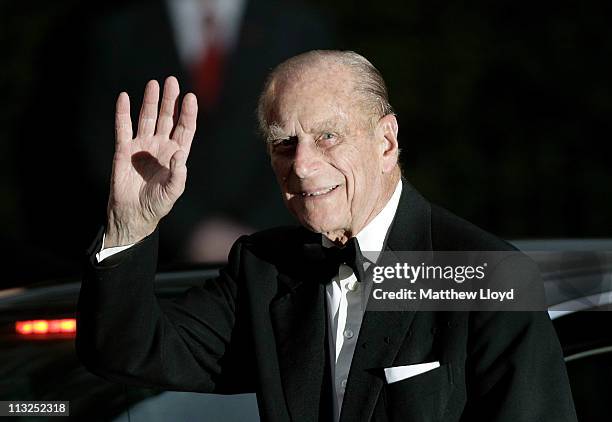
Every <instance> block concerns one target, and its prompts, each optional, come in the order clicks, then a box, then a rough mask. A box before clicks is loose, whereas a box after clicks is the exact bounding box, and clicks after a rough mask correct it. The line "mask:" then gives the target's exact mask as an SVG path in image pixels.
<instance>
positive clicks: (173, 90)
mask: <svg viewBox="0 0 612 422" xmlns="http://www.w3.org/2000/svg"><path fill="white" fill-rule="evenodd" d="M178 95H179V84H178V81H177V80H176V78H175V77H174V76H169V77H168V78H166V82H164V91H163V93H162V100H161V106H160V109H159V119H157V134H158V135H165V136H170V132H171V131H172V127H173V126H174V122H173V116H174V112H175V105H176V99H177V98H178Z"/></svg>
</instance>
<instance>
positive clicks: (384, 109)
mask: <svg viewBox="0 0 612 422" xmlns="http://www.w3.org/2000/svg"><path fill="white" fill-rule="evenodd" d="M317 61H331V62H332V63H335V64H340V65H343V66H345V67H347V68H348V69H350V70H351V71H352V73H353V75H354V86H355V90H356V91H357V93H359V94H362V96H363V100H364V105H366V106H367V108H368V110H369V111H370V112H371V114H372V115H371V116H370V117H371V120H372V122H374V121H375V120H376V121H377V120H378V119H379V118H381V117H383V116H386V115H387V114H394V111H393V107H391V104H390V103H389V94H388V91H387V85H386V84H385V81H384V79H383V77H382V75H381V74H380V72H379V71H378V69H376V67H374V65H373V64H372V63H370V62H369V61H368V59H366V58H365V57H363V56H362V55H360V54H357V53H355V52H354V51H340V50H312V51H308V52H306V53H302V54H299V55H297V56H294V57H291V58H289V59H287V60H285V61H284V62H282V63H281V64H279V65H278V66H276V67H275V68H274V69H273V70H272V71H271V72H270V74H269V75H268V78H267V79H266V82H265V84H264V87H263V90H262V92H261V95H260V96H259V101H258V104H257V120H258V123H259V130H260V132H261V134H262V135H263V136H264V137H265V136H267V134H268V128H269V125H270V123H273V122H269V121H268V119H269V117H270V114H271V112H272V107H273V102H271V101H270V99H271V97H273V95H274V91H275V85H276V80H277V77H278V76H279V75H283V76H287V77H291V76H293V75H299V74H300V73H301V72H302V71H304V69H306V68H308V67H309V65H311V64H312V63H313V62H317Z"/></svg>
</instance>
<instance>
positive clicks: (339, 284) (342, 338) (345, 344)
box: [96, 180, 402, 421]
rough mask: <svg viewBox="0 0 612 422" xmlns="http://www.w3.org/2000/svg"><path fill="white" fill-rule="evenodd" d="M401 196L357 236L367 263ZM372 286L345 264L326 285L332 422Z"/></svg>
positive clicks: (109, 251)
mask: <svg viewBox="0 0 612 422" xmlns="http://www.w3.org/2000/svg"><path fill="white" fill-rule="evenodd" d="M401 193H402V181H401V180H400V181H399V182H398V184H397V186H396V187H395V192H393V195H392V196H391V198H390V199H389V202H387V204H386V205H385V207H384V208H383V209H382V211H381V212H380V213H378V215H377V216H376V217H374V219H373V220H372V221H370V223H369V224H368V225H367V226H365V227H364V228H363V230H361V231H360V232H359V233H357V236H356V237H357V241H358V242H359V248H360V249H361V251H362V252H363V253H364V254H365V255H366V256H367V258H368V259H369V260H370V261H373V262H375V261H376V260H377V259H378V256H379V255H380V253H381V251H382V250H383V247H384V244H385V240H386V238H387V233H388V232H389V228H390V227H391V223H393V218H394V217H395V213H396V211H397V206H398V204H399V200H400V195H401ZM322 243H323V246H324V247H332V246H334V244H333V243H332V242H331V241H330V240H329V239H327V238H326V237H325V236H323V239H322ZM131 246H133V244H132V245H125V246H118V247H113V248H107V249H104V238H103V239H102V249H101V251H100V252H98V253H97V254H96V259H97V261H98V262H102V260H104V259H106V258H108V257H109V256H112V255H114V254H116V253H119V252H121V251H123V250H125V249H128V248H130V247H131ZM370 287H371V286H366V285H363V283H360V282H358V281H357V277H356V276H355V273H354V272H353V270H352V269H351V267H349V266H348V265H340V268H338V274H336V275H335V276H334V277H333V278H332V282H331V283H329V284H328V285H327V286H326V288H325V289H326V298H327V301H326V302H327V315H328V316H329V319H328V327H329V333H330V336H329V338H328V341H329V350H330V354H331V356H330V363H331V365H330V366H331V374H329V375H330V376H331V379H332V391H333V395H334V397H333V401H332V402H333V407H334V420H335V421H338V420H339V419H340V410H341V409H342V401H343V399H344V391H345V389H346V382H347V379H348V374H349V370H350V368H351V362H352V360H353V354H354V352H355V345H356V344H357V337H358V336H359V330H360V328H361V321H362V320H363V314H364V312H365V308H366V305H367V298H368V294H369V292H368V290H369V288H370Z"/></svg>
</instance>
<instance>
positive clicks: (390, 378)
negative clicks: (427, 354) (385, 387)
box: [385, 361, 440, 384]
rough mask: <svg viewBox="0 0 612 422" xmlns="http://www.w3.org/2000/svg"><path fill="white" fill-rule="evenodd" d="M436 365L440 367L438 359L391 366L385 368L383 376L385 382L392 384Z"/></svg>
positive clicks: (434, 367) (429, 369)
mask: <svg viewBox="0 0 612 422" xmlns="http://www.w3.org/2000/svg"><path fill="white" fill-rule="evenodd" d="M438 367H440V362H439V361H435V362H425V363H418V364H416V365H405V366H393V367H391V368H385V378H386V379H387V384H392V383H394V382H398V381H401V380H405V379H406V378H411V377H414V376H415V375H419V374H422V373H424V372H427V371H431V370H432V369H436V368H438Z"/></svg>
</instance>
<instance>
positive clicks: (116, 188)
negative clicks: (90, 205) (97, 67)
mask: <svg viewBox="0 0 612 422" xmlns="http://www.w3.org/2000/svg"><path fill="white" fill-rule="evenodd" d="M178 96H179V85H178V81H177V80H176V78H175V77H173V76H171V77H169V78H167V79H166V81H165V83H164V90H163V94H162V100H161V106H160V107H159V116H158V114H157V106H158V102H159V85H158V83H157V81H149V83H147V86H146V88H145V93H144V97H143V101H142V107H141V109H140V117H139V119H138V133H137V135H136V137H135V138H132V136H133V135H132V120H131V118H130V99H129V97H128V95H127V94H126V93H125V92H122V93H121V94H119V98H118V99H117V108H116V114H115V139H116V143H115V155H114V158H113V171H112V176H111V189H110V195H109V199H108V209H107V213H108V224H107V228H106V237H105V241H104V247H105V248H108V247H113V246H119V245H126V244H130V243H136V242H138V241H139V240H141V239H143V238H144V237H146V236H148V235H149V234H151V233H152V232H153V231H154V230H155V227H156V226H157V224H158V223H159V220H161V219H162V217H164V216H165V215H166V214H168V213H169V212H170V210H171V209H172V206H173V205H174V203H175V202H176V200H177V199H178V198H179V196H181V194H182V193H183V190H184V189H185V181H186V180H187V166H186V163H187V156H188V155H189V150H190V148H191V141H192V140H193V135H194V133H195V129H196V117H197V113H198V104H197V100H196V97H195V95H193V94H187V95H185V98H184V99H183V103H182V105H181V110H180V115H179V118H178V121H177V124H176V126H175V125H174V112H175V108H176V105H177V98H178Z"/></svg>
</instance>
